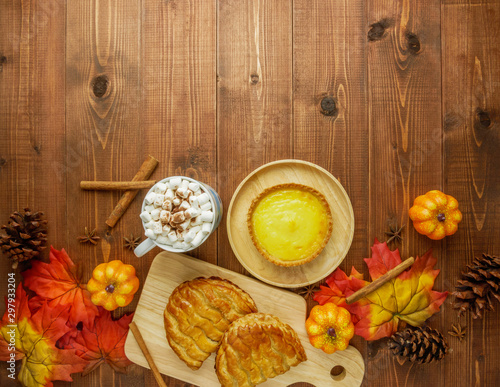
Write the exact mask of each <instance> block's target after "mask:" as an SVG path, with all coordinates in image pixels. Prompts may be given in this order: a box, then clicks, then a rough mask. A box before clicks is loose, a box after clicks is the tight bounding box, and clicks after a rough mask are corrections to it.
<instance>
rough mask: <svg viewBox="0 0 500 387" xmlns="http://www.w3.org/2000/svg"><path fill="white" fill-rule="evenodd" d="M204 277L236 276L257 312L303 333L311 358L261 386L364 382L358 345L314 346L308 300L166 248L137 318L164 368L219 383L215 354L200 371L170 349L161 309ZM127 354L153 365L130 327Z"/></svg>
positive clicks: (154, 266) (189, 378)
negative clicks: (327, 351) (333, 373)
mask: <svg viewBox="0 0 500 387" xmlns="http://www.w3.org/2000/svg"><path fill="white" fill-rule="evenodd" d="M200 276H204V277H210V276H218V277H221V278H224V279H228V280H230V281H232V282H233V283H235V284H236V285H238V286H239V287H241V288H242V289H243V290H245V291H246V292H248V293H249V294H250V295H251V296H252V298H253V299H254V301H255V303H256V304H257V307H258V309H259V312H263V313H270V314H273V315H275V316H277V317H279V318H280V320H281V321H283V322H285V323H287V324H289V325H290V326H291V327H292V328H293V329H295V331H296V332H297V334H298V335H299V337H300V340H301V342H302V345H303V346H304V349H305V351H306V354H307V358H308V360H307V361H306V362H303V363H301V364H299V365H298V366H297V367H292V368H291V369H290V371H288V372H287V373H285V374H283V375H280V376H278V377H276V378H273V379H269V380H268V381H267V382H266V383H263V384H261V386H282V387H284V386H288V385H290V384H293V383H296V382H308V383H311V384H313V385H315V386H316V387H326V386H338V387H341V386H346V387H354V386H359V385H360V384H361V381H362V380H363V375H364V370H365V366H364V362H363V358H362V356H361V354H360V353H359V352H358V350H357V349H355V348H354V347H352V346H349V347H348V348H347V349H346V350H345V351H341V352H336V353H334V354H332V355H327V354H325V353H324V352H322V351H321V350H319V349H315V348H313V347H312V346H311V344H310V343H309V339H308V338H307V333H306V330H305V319H306V302H305V300H304V299H303V298H302V297H301V296H299V295H297V294H295V293H292V292H289V291H286V290H282V289H279V288H275V287H273V286H269V285H266V284H263V283H262V282H260V281H257V280H255V279H252V278H249V277H246V276H244V275H241V274H238V273H235V272H232V271H230V270H226V269H223V268H221V267H218V266H215V265H212V264H209V263H207V262H204V261H200V260H198V259H195V258H191V257H188V256H186V255H183V254H176V253H171V252H167V251H164V252H162V253H160V254H158V255H157V256H156V258H155V259H154V261H153V263H152V265H151V269H150V271H149V274H148V277H147V279H146V282H145V284H144V288H143V290H142V294H141V298H140V300H139V304H138V305H137V310H136V312H135V315H134V319H133V321H135V323H136V324H137V325H138V327H139V329H140V331H141V333H142V335H143V336H144V340H145V342H146V345H147V346H148V348H149V351H150V352H151V355H152V356H153V359H154V361H155V363H156V365H157V367H158V369H159V370H160V372H161V373H163V374H165V375H168V376H172V377H174V378H177V379H181V380H184V381H186V382H189V383H193V384H196V385H198V386H202V387H211V386H220V383H219V381H218V379H217V376H216V374H215V371H214V364H215V354H212V356H210V357H209V358H208V359H207V360H206V361H205V362H204V363H203V366H202V367H201V368H200V369H199V370H197V371H193V370H191V369H190V368H188V367H187V366H186V365H185V364H184V363H183V362H182V361H181V360H180V359H179V358H178V357H177V355H176V354H175V353H174V352H173V351H172V349H171V348H170V346H169V345H168V342H167V339H166V337H165V329H164V326H163V310H164V309H165V306H166V304H167V302H168V297H169V296H170V294H171V293H172V291H173V290H174V289H175V288H176V287H177V286H178V285H179V284H180V283H181V282H184V281H187V280H191V279H193V278H196V277H200ZM125 353H126V355H127V357H128V358H129V359H130V360H131V361H133V362H135V363H137V364H139V365H141V366H143V367H146V368H149V366H148V363H147V361H146V358H145V357H144V356H143V354H142V352H141V349H140V348H139V345H138V344H137V342H136V341H135V338H134V336H133V334H132V332H129V334H128V336H127V341H126V343H125ZM336 366H341V367H344V370H345V371H344V372H342V373H341V374H340V375H338V376H336V377H335V379H334V378H333V377H332V376H331V375H330V371H331V370H332V368H333V367H336ZM337 370H338V368H337Z"/></svg>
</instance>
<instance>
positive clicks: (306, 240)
mask: <svg viewBox="0 0 500 387" xmlns="http://www.w3.org/2000/svg"><path fill="white" fill-rule="evenodd" d="M247 225H248V230H249V232H250V236H251V238H252V242H253V244H254V245H255V247H256V248H257V250H259V252H260V253H261V254H262V255H263V256H264V257H265V258H266V259H267V260H269V261H271V262H272V263H274V264H276V265H280V266H297V265H302V264H304V263H307V262H310V261H312V260H313V259H314V258H316V257H317V256H318V255H319V253H321V251H322V250H323V248H324V247H325V246H326V244H327V243H328V240H329V239H330V236H331V234H332V227H333V223H332V213H331V211H330V206H329V205H328V202H327V201H326V199H325V197H324V196H323V195H322V194H321V193H320V192H318V191H316V190H315V189H314V188H311V187H307V186H305V185H301V184H294V183H290V184H280V185H276V186H274V187H270V188H268V189H266V190H264V191H263V192H262V193H261V194H260V195H259V196H258V197H257V198H255V199H254V200H253V202H252V204H251V205H250V209H249V210H248V216H247Z"/></svg>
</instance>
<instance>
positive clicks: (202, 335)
mask: <svg viewBox="0 0 500 387" xmlns="http://www.w3.org/2000/svg"><path fill="white" fill-rule="evenodd" d="M254 312H257V307H256V305H255V302H254V301H253V299H252V298H251V297H250V296H249V295H248V293H246V292H245V291H244V290H242V289H240V288H239V287H238V286H236V285H235V284H233V283H232V282H231V281H228V280H224V279H221V278H218V277H210V278H203V277H200V278H196V279H194V280H191V281H187V282H184V283H182V284H180V285H179V286H177V287H176V288H175V289H174V291H173V292H172V294H171V295H170V298H169V299H168V304H167V307H166V308H165V311H164V313H163V317H164V323H165V330H166V333H167V340H168V343H169V345H170V347H172V349H173V350H174V352H175V353H176V354H177V356H179V358H180V359H181V360H183V361H184V362H185V363H186V364H187V365H188V367H190V368H192V369H193V370H197V369H198V368H200V367H201V365H202V364H203V362H204V361H205V360H206V359H207V358H208V357H209V356H210V354H211V353H212V352H215V351H216V350H217V347H218V346H219V342H220V341H221V339H222V336H223V335H224V332H225V331H226V330H227V328H228V327H229V325H230V324H231V323H232V322H233V321H235V320H237V319H238V318H240V317H242V316H244V315H246V314H248V313H254Z"/></svg>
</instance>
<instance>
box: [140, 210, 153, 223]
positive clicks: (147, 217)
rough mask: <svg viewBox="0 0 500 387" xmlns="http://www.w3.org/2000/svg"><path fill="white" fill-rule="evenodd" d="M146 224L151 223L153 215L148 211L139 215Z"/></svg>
mask: <svg viewBox="0 0 500 387" xmlns="http://www.w3.org/2000/svg"><path fill="white" fill-rule="evenodd" d="M139 216H140V217H141V219H142V221H143V222H144V223H148V222H151V214H150V213H149V212H147V211H143V212H141V215H139Z"/></svg>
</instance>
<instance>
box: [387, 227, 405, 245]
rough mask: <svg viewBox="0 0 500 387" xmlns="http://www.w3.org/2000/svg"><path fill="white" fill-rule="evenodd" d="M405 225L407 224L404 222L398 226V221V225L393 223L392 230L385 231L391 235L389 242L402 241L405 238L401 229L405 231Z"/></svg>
mask: <svg viewBox="0 0 500 387" xmlns="http://www.w3.org/2000/svg"><path fill="white" fill-rule="evenodd" d="M404 226H405V225H404V224H403V225H402V226H401V227H398V225H397V223H396V225H392V224H391V225H390V226H389V230H390V231H386V232H385V234H386V235H387V236H388V237H389V239H387V244H389V243H391V242H392V241H394V242H400V241H402V240H403V237H402V236H401V231H403V227H404Z"/></svg>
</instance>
